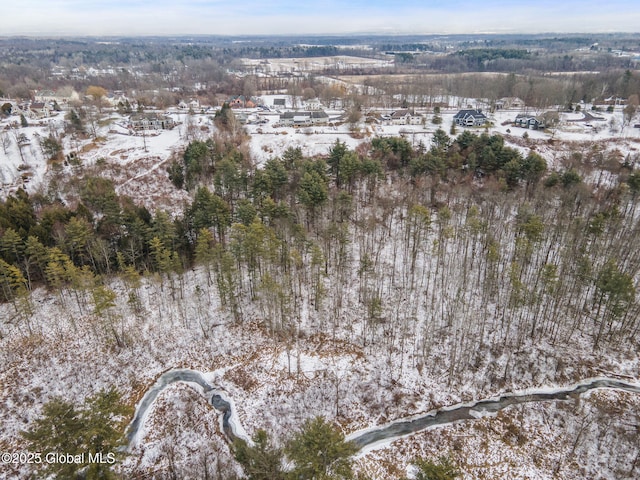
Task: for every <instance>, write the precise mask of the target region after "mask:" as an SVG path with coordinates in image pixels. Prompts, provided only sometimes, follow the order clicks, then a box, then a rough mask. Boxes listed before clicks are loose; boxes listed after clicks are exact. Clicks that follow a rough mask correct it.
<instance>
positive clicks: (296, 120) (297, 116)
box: [280, 110, 329, 126]
mask: <svg viewBox="0 0 640 480" xmlns="http://www.w3.org/2000/svg"><path fill="white" fill-rule="evenodd" d="M328 121H329V115H327V113H326V112H325V111H324V110H314V111H312V112H306V111H305V112H285V113H283V114H282V115H280V124H281V125H295V126H302V125H318V124H323V123H327V122H328Z"/></svg>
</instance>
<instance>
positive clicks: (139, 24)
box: [0, 0, 640, 36]
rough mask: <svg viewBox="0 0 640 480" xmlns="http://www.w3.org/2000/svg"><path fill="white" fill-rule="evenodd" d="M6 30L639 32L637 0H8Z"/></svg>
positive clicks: (148, 32) (1, 29)
mask: <svg viewBox="0 0 640 480" xmlns="http://www.w3.org/2000/svg"><path fill="white" fill-rule="evenodd" d="M2 2H3V3H4V5H3V7H2V9H0V11H1V12H2V22H1V26H0V36H2V35H162V34H168V35H169V34H170V35H175V34H214V35H247V34H249V35H250V34H256V35H263V34H340V33H426V34H428V33H485V32H490V33H538V32H637V31H639V30H640V6H639V4H638V0H608V1H607V0H597V1H592V0H580V1H578V0H553V1H550V0H508V1H503V0H473V1H469V0H446V1H445V0H442V1H441V0H433V1H430V0H422V1H418V0H399V1H393V0H367V1H365V0H347V1H339V0H310V1H306V0H297V1H294V0H235V1H231V0H129V1H126V0H2Z"/></svg>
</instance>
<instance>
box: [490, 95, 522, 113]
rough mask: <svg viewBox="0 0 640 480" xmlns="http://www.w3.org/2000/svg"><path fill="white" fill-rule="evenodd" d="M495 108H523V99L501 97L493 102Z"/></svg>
mask: <svg viewBox="0 0 640 480" xmlns="http://www.w3.org/2000/svg"><path fill="white" fill-rule="evenodd" d="M495 107H496V110H502V109H521V108H524V100H522V99H521V98H518V97H503V98H501V99H500V100H497V101H496V103H495Z"/></svg>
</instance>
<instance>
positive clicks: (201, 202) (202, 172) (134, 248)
mask: <svg viewBox="0 0 640 480" xmlns="http://www.w3.org/2000/svg"><path fill="white" fill-rule="evenodd" d="M169 170H170V175H171V176H172V178H173V180H174V182H177V179H178V178H182V183H181V185H182V186H183V187H184V188H188V189H190V190H191V191H193V193H194V199H193V201H192V202H191V203H190V204H189V205H187V206H186V207H185V209H184V212H183V214H182V215H181V216H179V217H177V218H172V217H170V216H169V215H168V214H166V213H164V212H155V213H154V214H152V213H150V212H149V211H147V210H146V209H145V208H142V207H138V206H136V205H134V204H133V203H132V202H131V200H129V199H128V198H126V197H120V196H118V195H116V193H115V191H114V188H113V185H112V184H111V182H110V181H108V180H106V179H103V178H98V177H90V178H85V179H84V180H83V182H82V186H81V187H80V190H79V194H78V204H77V207H74V208H70V207H68V206H67V205H65V204H63V203H62V202H60V201H51V200H48V199H46V198H43V197H41V196H28V195H27V194H26V193H24V192H18V194H17V195H15V196H12V197H9V198H8V199H7V201H5V202H3V203H2V204H1V205H0V229H1V231H0V255H1V257H0V292H1V295H2V298H3V300H4V301H11V302H13V303H14V305H15V307H16V312H18V313H19V315H21V318H23V319H25V321H26V320H27V319H28V317H29V316H28V312H29V306H28V292H29V290H31V289H33V288H35V287H37V286H39V285H44V286H46V287H47V288H49V289H51V290H53V291H56V292H59V294H60V295H61V296H62V295H63V294H64V295H65V296H66V297H67V298H68V299H75V301H77V302H78V303H79V305H80V308H81V309H88V308H89V307H91V306H92V307H93V311H94V313H100V312H102V311H108V310H109V306H110V305H112V303H113V298H112V294H113V292H110V291H109V290H108V288H107V287H105V284H104V282H103V281H102V278H103V276H108V275H111V274H115V273H121V274H123V275H124V277H125V278H126V279H128V280H127V281H128V282H129V284H131V285H136V284H137V283H136V282H139V280H136V279H137V278H139V275H140V274H146V273H154V274H155V275H158V276H159V279H160V281H161V282H163V283H164V282H166V283H167V285H168V288H169V289H170V290H169V294H170V295H171V297H172V298H174V299H175V298H183V293H184V292H183V290H182V288H183V285H182V282H181V275H179V273H180V272H182V271H183V270H184V269H187V268H191V267H192V266H193V265H194V264H200V265H202V266H203V267H204V268H205V270H206V273H207V278H208V288H211V289H214V290H215V291H216V292H217V294H218V296H219V298H220V301H221V302H222V305H223V307H224V308H225V309H226V311H227V312H228V313H229V315H231V316H232V317H233V318H235V319H236V321H238V322H241V321H242V319H243V309H245V308H247V306H248V305H255V306H256V307H257V308H258V309H259V311H260V312H261V313H262V316H263V318H264V321H265V326H266V327H267V328H268V331H270V332H272V333H277V334H278V335H281V334H285V335H287V334H293V332H294V331H295V330H296V329H299V328H311V329H312V330H313V329H315V328H326V327H327V326H331V328H332V329H334V330H335V331H336V332H338V331H342V332H343V334H344V335H347V336H348V337H349V339H350V340H352V341H357V342H360V343H362V344H363V345H365V346H366V345H372V344H376V343H378V342H382V343H384V344H387V345H389V347H390V350H389V351H390V352H392V351H401V352H402V354H401V355H402V358H403V359H404V356H405V355H407V358H410V359H411V362H412V363H413V364H414V365H415V366H418V365H421V364H422V363H423V362H424V360H425V358H426V357H425V355H426V354H427V352H428V349H429V346H430V345H432V344H433V342H439V341H445V342H447V343H449V344H450V345H453V347H455V350H456V351H457V352H461V351H474V352H475V351H477V352H482V351H483V349H484V348H487V345H491V348H497V349H498V351H500V350H501V349H503V348H511V347H512V346H513V345H520V344H522V343H523V342H527V341H532V340H534V339H539V338H542V337H544V338H549V339H552V341H560V340H567V339H569V338H571V337H572V336H574V335H580V334H584V335H590V336H591V337H592V339H593V343H594V344H595V345H596V346H599V345H600V344H601V343H602V342H615V343H616V344H620V343H621V342H623V341H625V340H629V339H633V338H635V334H636V332H637V330H638V328H639V327H640V324H639V319H640V315H639V313H640V312H639V310H638V305H637V303H636V301H635V290H636V289H635V281H636V280H635V279H636V278H637V275H638V270H639V267H640V258H639V255H640V254H639V253H638V252H640V249H638V248H636V247H637V238H638V236H637V234H636V232H637V230H638V228H639V227H640V224H639V223H638V221H637V216H636V209H635V202H636V198H637V194H638V191H639V187H640V181H638V178H640V177H639V176H638V174H637V173H634V172H631V171H628V173H626V174H625V175H626V177H627V180H626V181H625V182H622V183H620V184H618V185H611V186H610V187H606V188H603V189H600V190H596V191H593V190H592V188H591V187H590V186H588V185H586V184H584V183H583V182H582V179H581V175H580V173H579V171H578V170H575V169H571V168H569V169H567V170H565V171H561V172H553V173H551V174H548V173H547V172H546V163H545V161H544V160H543V159H542V158H541V157H540V156H538V155H537V154H535V153H533V152H532V153H529V154H528V155H527V156H523V155H522V154H521V153H520V152H519V151H517V150H515V149H513V148H510V147H508V146H505V145H504V141H503V139H502V137H500V136H497V135H488V134H481V135H477V134H474V133H471V132H469V131H465V132H463V133H462V134H461V135H459V136H458V137H457V138H455V139H453V138H451V137H449V136H448V135H447V134H446V133H445V132H444V131H442V130H439V131H438V132H437V133H436V134H435V135H434V138H433V141H432V144H431V145H430V146H429V147H427V146H426V145H422V144H419V145H417V146H416V147H415V148H414V147H413V146H412V145H411V144H410V143H409V142H408V141H407V140H406V139H404V138H399V137H397V138H380V139H375V140H373V141H372V142H371V143H370V144H369V145H366V146H363V147H359V148H358V149H357V150H356V151H352V150H349V149H347V148H346V146H345V145H344V144H343V143H340V142H336V143H335V144H334V145H333V146H332V148H331V149H330V151H329V154H328V155H327V156H326V157H325V158H305V157H304V156H303V155H302V154H301V152H300V150H299V149H289V150H288V151H287V152H286V153H285V154H284V155H283V156H282V158H272V159H271V160H269V161H268V162H266V164H265V165H264V166H263V167H262V168H259V169H254V168H252V167H251V165H250V162H249V161H248V159H247V158H245V156H243V154H242V153H240V151H239V150H238V149H237V148H236V147H234V146H233V145H225V144H224V142H216V141H214V140H209V141H206V142H199V141H198V142H192V143H191V144H190V145H189V146H188V147H187V149H186V150H185V152H184V155H182V158H181V159H180V160H179V161H177V162H175V163H174V164H173V165H171V166H170V167H169ZM623 172H624V170H623ZM347 285H348V287H347ZM135 288H136V287H135V286H134V287H132V294H133V295H134V297H135ZM396 291H400V292H402V294H401V295H399V296H398V295H396V294H394V293H393V292H396ZM64 292H67V293H64ZM328 298H330V299H331V301H330V302H328V301H327V299H328ZM133 300H135V298H133ZM352 309H356V310H359V311H362V312H363V314H364V318H365V321H364V323H363V324H362V325H361V326H360V327H359V329H358V330H357V331H354V330H351V331H349V330H348V328H347V325H345V324H344V323H343V319H344V318H345V316H347V317H348V315H347V314H346V312H348V311H352ZM309 322H311V323H309ZM496 322H497V323H496ZM344 329H347V330H346V331H345V330H344ZM112 333H113V335H114V337H115V341H116V342H117V343H118V344H120V343H121V342H123V340H122V338H125V337H126V335H123V334H122V332H117V331H113V332H112ZM441 335H443V336H441ZM406 342H409V343H406ZM409 345H410V347H409ZM453 347H452V348H453ZM394 349H396V350H394ZM390 354H391V353H390ZM479 354H480V353H479ZM404 361H405V360H403V363H404ZM474 361H475V360H474V359H473V358H469V357H460V356H457V355H453V356H452V357H450V358H449V360H448V362H451V363H450V364H448V368H451V370H450V371H449V373H450V374H451V375H455V374H457V373H460V374H462V373H463V372H464V371H465V370H464V369H465V368H468V367H473V365H474ZM434 368H435V367H434ZM474 368H478V367H477V365H476V366H475V367H474Z"/></svg>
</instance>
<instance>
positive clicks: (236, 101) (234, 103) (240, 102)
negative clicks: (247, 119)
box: [227, 95, 256, 108]
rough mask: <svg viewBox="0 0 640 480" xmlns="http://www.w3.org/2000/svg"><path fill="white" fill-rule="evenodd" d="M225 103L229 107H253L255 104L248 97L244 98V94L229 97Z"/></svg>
mask: <svg viewBox="0 0 640 480" xmlns="http://www.w3.org/2000/svg"><path fill="white" fill-rule="evenodd" d="M227 103H228V104H229V106H230V107H231V108H255V107H256V104H255V102H254V101H253V100H251V99H250V98H246V97H245V96H244V95H237V96H235V97H231V98H230V99H229V100H228V101H227Z"/></svg>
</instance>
